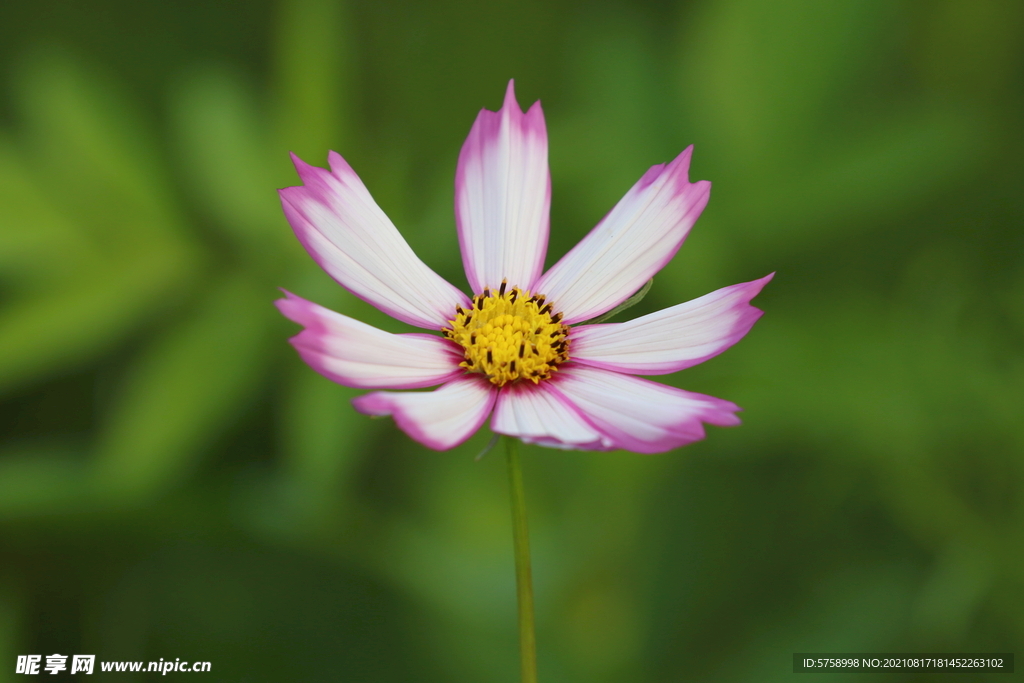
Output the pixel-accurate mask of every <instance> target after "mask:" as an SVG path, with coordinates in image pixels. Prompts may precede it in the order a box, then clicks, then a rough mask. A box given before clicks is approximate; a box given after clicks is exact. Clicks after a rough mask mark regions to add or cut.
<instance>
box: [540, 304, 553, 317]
mask: <svg viewBox="0 0 1024 683" xmlns="http://www.w3.org/2000/svg"><path fill="white" fill-rule="evenodd" d="M550 312H551V304H544V307H543V308H541V309H540V314H541V315H544V314H545V313H550Z"/></svg>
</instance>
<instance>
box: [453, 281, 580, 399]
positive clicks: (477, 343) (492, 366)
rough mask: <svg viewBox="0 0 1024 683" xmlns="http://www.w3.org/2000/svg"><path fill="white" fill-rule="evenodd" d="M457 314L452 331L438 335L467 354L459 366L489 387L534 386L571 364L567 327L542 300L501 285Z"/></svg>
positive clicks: (486, 292) (474, 300) (557, 314)
mask: <svg viewBox="0 0 1024 683" xmlns="http://www.w3.org/2000/svg"><path fill="white" fill-rule="evenodd" d="M455 313H456V315H455V319H454V320H449V321H448V322H450V323H451V327H450V328H447V327H446V328H444V329H442V330H441V332H442V333H443V334H444V336H446V337H448V338H449V339H451V340H453V341H455V342H457V343H458V344H459V345H460V346H462V348H463V349H464V350H465V352H464V355H465V358H466V359H465V360H464V361H462V363H460V365H461V366H462V367H464V368H466V369H467V370H469V371H470V372H479V373H482V374H483V375H484V376H485V377H487V379H488V380H489V381H490V382H491V384H494V385H496V386H499V387H500V386H504V385H505V384H508V383H509V382H514V381H516V380H518V379H528V380H530V381H532V382H533V383H534V384H536V383H537V382H539V381H541V380H542V379H548V378H550V377H551V373H552V372H554V371H556V370H557V369H558V368H557V366H558V365H559V364H560V363H564V362H565V361H567V360H569V339H568V336H567V335H568V333H569V327H568V326H567V325H563V324H562V323H561V320H562V314H561V313H556V314H554V315H552V313H551V304H549V303H546V302H545V301H544V297H543V296H531V295H530V293H529V292H523V291H521V290H520V289H519V288H518V287H512V288H511V289H509V288H508V287H507V283H506V282H504V281H503V282H502V283H501V288H500V289H499V290H498V291H497V292H492V291H491V290H490V289H489V288H488V289H484V292H483V294H480V295H478V296H477V297H476V298H474V299H473V307H472V308H471V309H469V310H468V311H467V310H464V309H463V308H462V307H461V306H456V308H455Z"/></svg>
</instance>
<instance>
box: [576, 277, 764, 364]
mask: <svg viewBox="0 0 1024 683" xmlns="http://www.w3.org/2000/svg"><path fill="white" fill-rule="evenodd" d="M772 275H774V273H772ZM772 275H768V276H767V277H763V278H761V279H760V280H754V281H753V282H744V283H742V284H738V285H732V286H730V287H724V288H722V289H719V290H718V291H715V292H712V293H711V294H707V295H705V296H702V297H700V298H699V299H694V300H693V301H688V302H686V303H684V304H679V305H678V306H672V307H671V308H666V309H664V310H661V311H657V312H655V313H651V314H650V315H645V316H641V317H639V318H636V319H635V320H630V321H629V322H624V323H605V324H600V325H581V326H579V327H574V328H572V337H571V339H572V358H573V360H575V361H578V362H580V363H583V364H586V365H592V366H594V367H599V368H605V369H606V370H615V371H616V372H628V373H631V374H638V375H663V374H666V373H669V372H676V371H677V370H682V369H683V368H688V367H690V366H693V365H697V364H698V363H703V362H704V361H706V360H707V359H709V358H711V357H713V356H717V355H718V354H720V353H722V352H723V351H725V350H726V349H727V348H729V347H730V346H732V345H733V344H735V343H736V342H738V341H739V340H740V339H742V338H743V336H744V335H746V334H747V332H749V331H750V328H751V327H753V326H754V323H755V322H757V319H758V318H760V317H761V315H762V311H760V310H759V309H757V308H754V307H753V306H751V305H750V300H751V299H753V298H754V297H755V296H757V294H758V293H759V292H760V291H761V288H762V287H764V286H765V285H766V284H767V283H768V281H769V280H771V279H772Z"/></svg>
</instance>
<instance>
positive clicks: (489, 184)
mask: <svg viewBox="0 0 1024 683" xmlns="http://www.w3.org/2000/svg"><path fill="white" fill-rule="evenodd" d="M547 148H548V141H547V130H546V128H545V125H544V115H543V113H542V112H541V108H540V103H539V102H538V103H536V104H534V105H533V106H532V107H531V108H530V110H529V111H528V112H526V113H525V114H524V113H523V112H522V110H520V108H519V104H518V103H517V101H516V98H515V93H514V91H513V84H512V83H511V82H510V83H509V86H508V91H507V93H506V95H505V102H504V106H502V108H501V110H500V111H498V112H491V111H487V110H483V111H481V112H480V114H479V116H478V117H477V119H476V122H475V123H474V124H473V128H472V130H471V131H470V133H469V137H468V138H467V139H466V142H465V144H464V145H463V147H462V152H461V154H460V155H459V162H458V169H457V171H456V176H455V220H456V225H457V228H458V234H459V244H460V247H461V251H462V262H463V265H464V266H465V270H466V277H467V278H468V280H469V285H470V287H471V288H472V290H473V294H474V295H473V297H468V296H466V295H465V294H464V293H463V292H462V291H460V290H459V289H457V288H456V287H454V286H452V285H451V284H449V283H448V282H446V281H445V280H444V279H443V278H441V277H440V276H439V275H437V274H436V273H435V272H434V271H433V270H431V269H430V268H429V267H428V266H427V265H426V264H424V263H423V261H421V260H420V259H419V258H417V256H416V255H415V254H414V253H413V251H412V249H411V248H410V247H409V245H408V244H407V243H406V241H405V240H404V239H403V238H402V236H401V235H400V234H399V232H398V230H397V229H396V228H395V226H394V225H393V224H392V223H391V221H390V220H388V218H387V216H385V215H384V213H383V212H382V211H381V210H380V208H379V207H378V206H377V204H376V203H375V202H374V201H373V199H372V198H371V196H370V194H369V192H368V191H367V190H366V187H365V186H364V185H363V183H362V181H360V179H359V177H358V176H357V175H356V174H355V172H354V171H353V170H352V168H351V167H350V166H349V165H348V164H347V163H346V162H345V160H344V159H343V158H342V157H341V156H340V155H338V154H337V153H335V152H331V153H330V154H329V156H328V161H329V163H330V167H331V170H330V171H327V170H325V169H321V168H317V167H314V166H310V165H308V164H306V163H304V162H302V161H301V160H300V159H298V157H295V156H294V155H293V160H294V162H295V167H296V169H297V171H298V174H299V177H300V178H301V180H302V183H303V185H301V186H298V187H289V188H285V189H283V190H281V191H280V193H281V202H282V205H283V206H284V212H285V215H286V216H287V218H288V221H289V223H291V226H292V228H293V229H294V230H295V234H296V235H297V236H298V238H299V241H300V242H301V243H302V245H303V246H304V247H305V248H306V250H307V251H308V252H309V254H310V255H311V256H312V257H313V258H314V259H315V260H316V262H317V263H318V264H319V265H320V266H321V267H322V268H323V269H324V270H325V271H327V273H328V274H330V275H331V277H333V278H334V279H335V280H336V281H337V282H338V283H340V284H341V285H342V286H343V287H345V288H346V289H348V290H349V291H350V292H352V293H353V294H355V295H356V296H358V297H359V298H361V299H363V300H364V301H366V302H368V303H370V304H372V305H374V306H376V307H377V308H379V309H380V310H382V311H384V312H385V313H387V314H389V315H391V316H392V317H394V318H397V319H398V320H401V321H403V322H405V323H408V324H410V325H413V326H416V327H419V328H425V329H427V330H430V331H431V332H433V334H424V333H408V334H391V333H388V332H384V331H382V330H379V329H377V328H374V327H371V326H370V325H367V324H365V323H362V322H359V321H358V320H354V319H352V318H350V317H347V316H344V315H341V314H340V313H335V312H333V311H330V310H327V309H325V308H323V307H321V306H319V305H317V304H315V303H312V302H310V301H306V300H305V299H302V298H300V297H298V296H295V295H294V294H291V293H288V292H286V295H287V296H286V298H284V299H280V300H279V301H278V302H277V306H278V308H279V309H280V310H281V312H282V313H283V314H284V315H285V316H287V317H288V318H289V319H291V320H293V321H294V322H296V323H299V324H300V325H302V326H303V327H304V328H305V329H304V330H303V331H302V332H300V333H299V334H298V335H296V336H295V337H293V338H292V340H291V343H292V344H293V345H294V346H295V348H296V349H297V350H298V352H299V355H300V356H301V357H302V358H303V360H305V361H306V363H308V364H309V365H310V366H311V367H312V368H313V369H314V370H316V371H317V372H319V373H320V374H322V375H324V376H325V377H327V378H328V379H331V380H333V381H335V382H338V383H339V384H343V385H345V386H348V387H356V388H361V389H400V390H409V389H423V388H426V387H434V386H437V385H440V386H439V387H438V388H436V389H434V390H433V391H374V392H373V393H369V394H365V395H363V396H359V397H357V398H355V399H354V400H353V404H354V406H355V408H356V410H358V411H360V412H362V413H366V414H369V415H390V416H392V417H393V418H394V420H395V422H396V423H397V424H398V426H399V427H400V428H401V429H402V430H404V431H405V432H406V434H408V435H409V436H410V437H412V438H413V439H415V440H417V441H419V442H420V443H422V444H424V445H425V446H428V447H430V448H433V449H436V450H446V449H449V448H452V447H454V446H456V445H458V444H460V443H462V442H463V441H465V440H466V439H467V438H469V437H470V436H471V435H472V434H473V433H474V432H476V431H477V429H478V428H479V427H480V426H481V425H482V424H483V423H484V421H485V420H487V418H488V417H490V418H491V423H490V427H491V429H492V430H493V431H494V432H496V433H499V434H506V435H508V436H512V437H517V438H519V439H521V440H523V441H524V442H527V443H537V444H542V445H545V446H553V447H558V448H576V449H585V450H612V449H617V448H622V449H626V450H630V451H635V452H639V453H657V452H662V451H666V450H669V449H672V448H676V447H678V446H682V445H685V444H688V443H691V442H693V441H697V440H699V439H702V438H704V427H703V424H702V423H708V424H713V425H718V426H729V425H735V424H739V419H738V418H737V417H736V415H735V412H736V411H738V410H739V408H738V407H737V406H736V405H735V404H733V403H730V402H729V401H725V400H722V399H719V398H713V397H711V396H704V395H702V394H696V393H692V392H688V391H683V390H682V389H677V388H675V387H670V386H666V385H664V384H659V383H656V382H652V381H650V380H646V379H642V378H640V377H638V376H637V375H661V374H666V373H670V372H676V371H677V370H682V369H683V368H687V367H690V366H692V365H696V364H698V363H701V362H703V361H705V360H707V359H709V358H711V357H712V356H716V355H718V354H719V353H721V352H722V351H724V350H725V349H727V348H729V347H730V346H732V345H733V344H735V343H736V342H737V341H739V340H740V339H741V338H742V337H743V336H744V335H745V334H746V333H747V332H748V331H749V330H750V328H751V327H752V326H753V324H754V322H755V321H756V320H757V319H758V318H759V317H760V316H761V311H760V310H758V309H756V308H754V307H753V306H751V305H750V303H749V302H750V300H751V299H752V298H753V297H754V296H756V295H757V293H758V292H760V291H761V288H762V287H763V286H764V285H765V284H766V283H767V282H768V280H770V279H771V277H772V276H771V275H769V276H767V277H764V278H762V279H760V280H755V281H753V282H746V283H742V284H737V285H732V286H731V287H725V288H724V289H720V290H718V291H716V292H712V293H711V294H708V295H706V296H703V297H700V298H699V299H695V300H693V301H690V302H687V303H683V304H679V305H677V306H673V307H671V308H667V309H664V310H662V311H658V312H656V313H652V314H650V315H645V316H642V317H640V318H636V319H634V320H631V321H629V322H624V323H605V324H590V325H577V326H573V325H576V324H577V323H582V322H585V321H587V320H591V319H594V318H595V317H597V316H600V315H601V314H603V313H606V312H608V311H610V310H612V309H613V308H615V307H616V306H617V305H619V304H621V303H622V302H623V301H625V300H626V299H627V298H628V297H630V295H632V294H633V293H635V292H636V291H637V290H639V289H640V288H641V287H642V286H643V285H644V283H646V282H647V281H648V280H649V279H650V278H651V277H652V276H653V275H654V274H655V273H657V272H658V271H659V270H661V268H663V267H664V266H665V264H667V263H668V262H669V260H671V259H672V257H673V256H674V255H675V253H676V252H677V251H678V250H679V247H680V245H682V243H683V240H684V239H685V238H686V235H687V234H688V233H689V231H690V228H691V227H693V224H694V222H695V221H696V220H697V218H698V216H700V213H701V211H702V210H703V209H704V206H705V205H706V204H707V201H708V195H709V192H710V189H711V184H710V183H708V182H707V181H699V182H696V183H691V182H690V181H689V179H688V170H689V165H690V155H691V152H692V150H693V148H692V147H689V148H687V149H686V150H685V151H684V152H683V153H682V154H680V155H679V156H678V157H676V159H675V160H673V161H672V162H671V163H669V164H662V165H658V166H654V167H652V168H651V169H650V170H649V171H647V173H645V174H644V175H643V177H642V178H640V180H639V181H637V183H636V184H635V185H634V186H633V187H632V189H630V190H629V192H627V193H626V196H625V197H623V198H622V199H621V200H620V201H619V203H618V204H616V205H615V207H614V208H613V209H612V210H611V211H610V212H609V213H608V215H607V216H605V217H604V219H603V220H602V221H601V222H600V223H599V224H598V225H597V227H595V228H594V229H593V230H592V231H591V232H590V234H588V235H587V236H586V237H585V238H584V239H583V240H582V241H581V242H580V243H579V244H577V245H576V247H574V248H573V249H572V250H571V251H570V252H569V253H567V254H566V255H565V256H564V257H562V259H561V260H559V261H558V262H557V263H556V264H555V265H554V266H552V267H551V268H550V269H549V270H548V271H547V272H543V267H544V258H545V255H546V252H547V244H548V212H549V207H550V203H551V180H550V175H549V172H548V160H547V157H548V149H547Z"/></svg>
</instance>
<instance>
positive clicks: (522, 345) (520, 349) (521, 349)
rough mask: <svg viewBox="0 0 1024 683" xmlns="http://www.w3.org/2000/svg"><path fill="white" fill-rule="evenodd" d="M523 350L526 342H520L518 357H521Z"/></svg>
mask: <svg viewBox="0 0 1024 683" xmlns="http://www.w3.org/2000/svg"><path fill="white" fill-rule="evenodd" d="M525 351H526V344H520V345H519V357H520V358H522V357H523V352H525Z"/></svg>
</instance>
